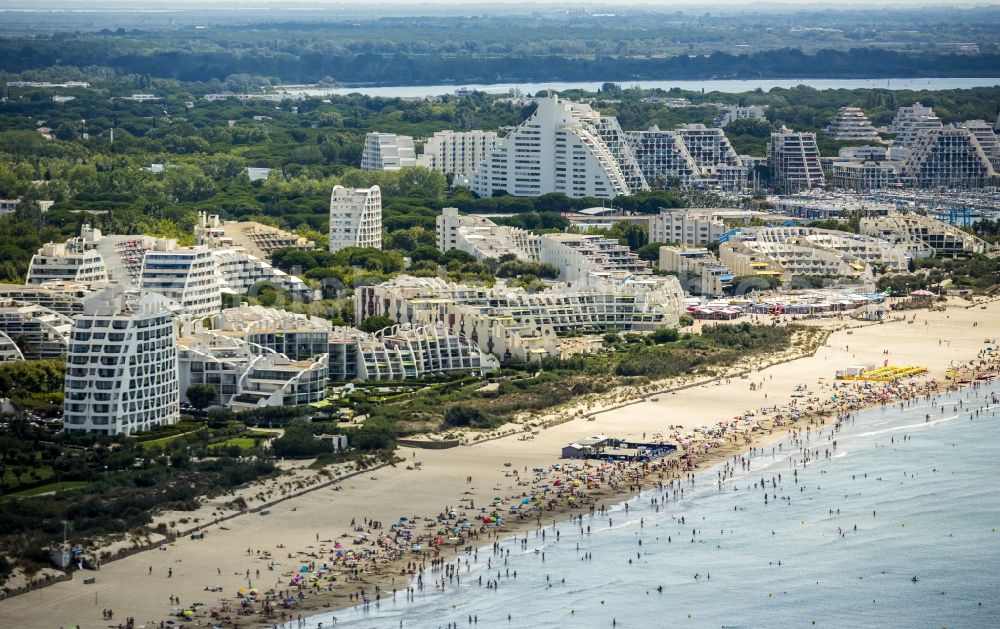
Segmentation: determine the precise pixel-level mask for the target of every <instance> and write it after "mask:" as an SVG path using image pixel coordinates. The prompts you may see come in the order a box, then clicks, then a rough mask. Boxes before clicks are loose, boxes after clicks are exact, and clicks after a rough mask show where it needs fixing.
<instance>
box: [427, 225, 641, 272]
mask: <svg viewBox="0 0 1000 629" xmlns="http://www.w3.org/2000/svg"><path fill="white" fill-rule="evenodd" d="M436 222H437V238H438V247H439V248H440V249H441V250H442V251H448V250H449V249H459V250H460V251H464V252H466V253H468V254H470V255H472V256H473V257H475V258H476V259H478V260H482V259H485V258H499V257H500V256H503V255H514V256H516V257H517V258H518V259H520V260H534V261H537V262H544V263H548V264H553V265H555V266H556V267H557V268H558V269H559V279H560V280H561V281H563V282H573V283H582V284H586V285H591V284H600V283H602V282H606V281H612V282H620V281H624V280H627V279H628V278H629V277H631V276H633V275H648V274H649V273H650V269H649V265H648V264H646V262H645V261H643V260H640V259H639V257H638V256H637V255H636V254H635V253H633V252H632V251H630V250H629V248H628V247H626V246H624V245H621V244H619V243H618V241H616V240H610V239H608V238H604V237H603V236H600V235H596V234H544V235H540V236H539V235H536V234H533V233H531V232H529V231H527V230H523V229H519V228H516V227H507V226H503V225H497V224H495V223H494V222H493V221H491V220H489V219H487V218H484V217H481V216H464V215H460V214H459V213H458V210H457V209H455V208H444V210H443V211H442V213H441V216H439V217H438V218H437V221H436Z"/></svg>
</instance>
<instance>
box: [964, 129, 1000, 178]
mask: <svg viewBox="0 0 1000 629" xmlns="http://www.w3.org/2000/svg"><path fill="white" fill-rule="evenodd" d="M955 126H956V127H961V128H963V129H968V130H969V131H970V132H971V133H972V135H974V136H976V141H977V142H979V148H981V149H983V153H985V154H986V157H988V158H989V160H990V163H991V164H993V170H997V171H1000V140H998V139H997V134H996V133H994V132H993V128H992V127H990V125H989V123H987V122H986V121H985V120H966V121H965V122H963V123H961V124H956V125H955Z"/></svg>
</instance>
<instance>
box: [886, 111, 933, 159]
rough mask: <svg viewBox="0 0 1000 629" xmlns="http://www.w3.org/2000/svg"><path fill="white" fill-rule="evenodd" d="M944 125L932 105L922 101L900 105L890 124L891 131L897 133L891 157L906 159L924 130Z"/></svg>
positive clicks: (890, 151) (890, 152) (890, 153)
mask: <svg viewBox="0 0 1000 629" xmlns="http://www.w3.org/2000/svg"><path fill="white" fill-rule="evenodd" d="M942 126H943V125H942V124H941V119H940V118H938V117H937V116H936V115H935V114H934V110H933V109H931V108H930V107H924V106H923V105H921V104H920V103H914V104H913V105H912V106H911V107H900V108H899V110H898V111H897V112H896V117H895V118H893V120H892V124H891V125H889V132H890V133H895V134H896V137H895V139H894V140H893V141H892V147H891V148H890V149H889V156H890V158H891V159H892V160H893V161H903V160H905V159H906V158H907V156H908V155H909V154H910V147H912V146H913V145H914V144H916V142H917V137H918V136H919V135H920V132H921V131H922V130H924V129H940V128H941V127H942Z"/></svg>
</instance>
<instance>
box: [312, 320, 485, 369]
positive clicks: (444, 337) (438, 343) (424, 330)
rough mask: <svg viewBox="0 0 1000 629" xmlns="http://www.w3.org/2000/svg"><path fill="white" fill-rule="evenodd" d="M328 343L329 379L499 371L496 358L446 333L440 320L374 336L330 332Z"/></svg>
mask: <svg viewBox="0 0 1000 629" xmlns="http://www.w3.org/2000/svg"><path fill="white" fill-rule="evenodd" d="M329 340H330V344H329V350H330V378H331V379H333V380H339V381H352V380H358V381H383V380H405V379H407V378H422V377H424V376H429V375H439V374H444V373H451V372H470V373H480V374H482V373H487V372H490V371H494V370H496V369H498V368H499V367H500V362H499V361H498V360H497V359H496V358H494V357H493V356H492V355H490V354H487V353H484V352H482V351H481V350H480V349H479V346H478V345H477V344H476V343H475V342H473V341H471V340H469V339H467V338H465V337H463V336H460V335H457V334H454V333H452V332H451V331H449V330H448V328H447V327H446V326H445V325H444V323H443V322H441V321H438V322H436V323H434V324H432V325H424V326H414V325H411V324H409V323H405V324H401V325H395V326H392V327H390V328H386V329H384V330H380V331H378V332H376V333H374V334H367V333H365V332H362V331H361V330H358V329H356V328H334V329H333V330H332V331H331V333H330V337H329Z"/></svg>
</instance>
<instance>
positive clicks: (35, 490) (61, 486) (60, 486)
mask: <svg viewBox="0 0 1000 629" xmlns="http://www.w3.org/2000/svg"><path fill="white" fill-rule="evenodd" d="M86 485H87V483H86V482H84V481H75V480H68V481H63V482H61V483H49V484H47V485H40V486H38V487H32V488H31V489H25V490H24V491H18V492H15V493H13V494H9V496H8V497H20V498H23V497H26V496H39V495H41V494H47V493H49V492H51V491H66V490H67V489H77V488H79V487H84V486H86Z"/></svg>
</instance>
